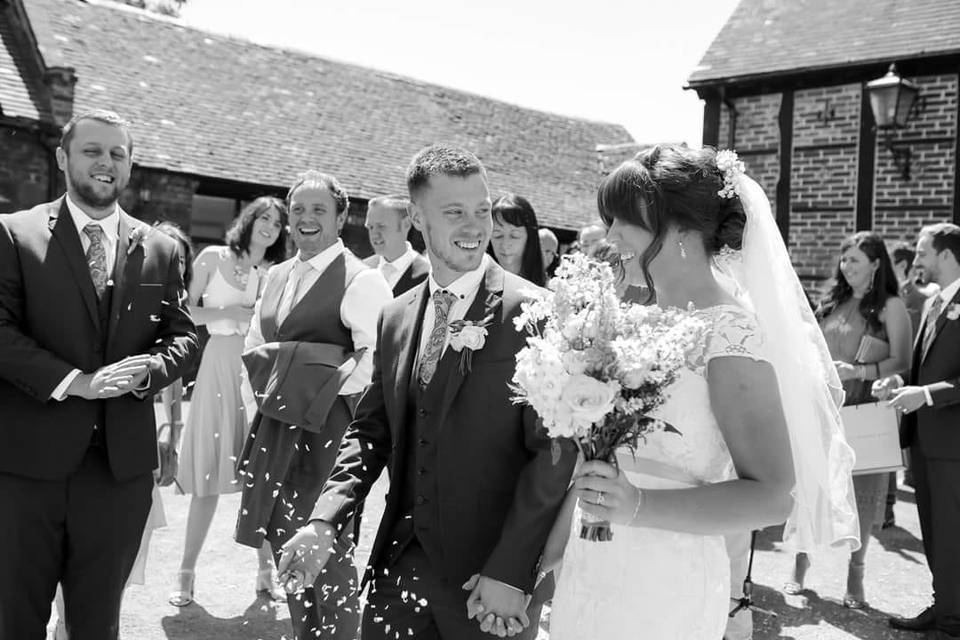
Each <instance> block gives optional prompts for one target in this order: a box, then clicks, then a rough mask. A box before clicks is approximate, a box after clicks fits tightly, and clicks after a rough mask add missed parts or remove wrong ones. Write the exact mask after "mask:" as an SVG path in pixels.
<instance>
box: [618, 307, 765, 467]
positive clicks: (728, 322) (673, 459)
mask: <svg viewBox="0 0 960 640" xmlns="http://www.w3.org/2000/svg"><path fill="white" fill-rule="evenodd" d="M696 313H697V314H698V315H701V316H702V317H704V318H705V319H706V320H707V322H709V323H710V324H711V325H712V326H711V328H710V330H709V331H708V333H707V335H706V338H705V339H704V344H703V348H702V349H701V350H700V351H699V352H697V353H693V354H691V356H690V358H689V360H688V366H687V368H686V369H684V370H682V371H681V373H680V375H679V377H678V379H677V381H676V382H675V383H674V384H673V385H671V386H670V387H669V388H668V390H667V392H668V394H669V397H668V399H667V401H666V402H665V403H664V404H663V406H661V407H660V408H659V409H657V410H656V411H655V412H654V417H656V418H659V419H661V420H663V421H665V422H667V423H668V424H670V425H672V426H673V427H674V428H675V429H676V430H677V431H679V432H680V433H679V434H677V433H673V432H669V431H663V432H657V433H653V434H650V435H648V436H647V437H646V440H645V442H641V444H640V446H639V447H638V449H637V453H636V456H637V457H638V458H647V459H651V460H655V461H657V462H661V463H664V464H667V465H670V466H671V467H674V468H677V469H678V470H680V471H681V472H682V473H683V474H684V475H685V476H687V477H689V478H690V479H691V480H692V481H694V482H696V483H698V484H711V483H715V482H722V481H724V480H729V479H730V478H733V477H735V471H734V467H733V461H732V460H731V458H730V452H729V450H728V449H727V445H726V443H725V442H724V439H723V434H722V432H721V431H720V427H719V425H718V424H717V420H716V417H715V416H714V415H713V411H712V409H711V407H710V394H709V388H708V386H707V378H706V374H707V367H708V366H709V364H710V361H711V360H713V359H714V358H720V357H730V356H733V357H743V358H750V359H752V360H766V358H765V356H764V344H763V336H762V335H761V333H760V327H759V325H758V324H757V321H756V318H754V316H753V315H752V314H751V313H750V312H748V311H746V310H745V309H743V308H742V307H739V306H735V305H719V306H715V307H709V308H707V309H703V310H699V311H697V312H696ZM627 455H628V456H629V455H630V454H627ZM622 458H623V456H621V460H622ZM624 466H625V468H627V469H629V467H630V464H629V463H628V462H626V461H624Z"/></svg>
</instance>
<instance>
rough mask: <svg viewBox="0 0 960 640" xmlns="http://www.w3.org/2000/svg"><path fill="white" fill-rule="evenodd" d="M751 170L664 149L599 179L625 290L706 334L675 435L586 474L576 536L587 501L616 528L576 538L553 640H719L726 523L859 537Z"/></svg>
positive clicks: (788, 281)
mask: <svg viewBox="0 0 960 640" xmlns="http://www.w3.org/2000/svg"><path fill="white" fill-rule="evenodd" d="M718 163H719V164H720V166H719V167H718ZM742 167H743V165H742V163H740V162H738V161H737V160H736V156H735V154H733V153H731V152H720V153H719V154H718V153H716V152H715V151H713V150H712V149H702V150H694V149H688V148H685V147H680V146H672V145H663V146H658V147H655V148H653V149H650V150H648V151H645V152H642V153H640V154H638V155H637V156H636V158H634V159H633V160H630V161H627V162H625V163H623V164H622V165H620V167H618V168H617V169H616V170H615V171H614V172H613V173H611V174H610V175H609V176H607V178H606V179H605V180H604V182H603V184H602V185H601V186H600V192H599V194H598V202H599V207H600V213H601V216H602V217H603V219H604V221H605V223H606V224H607V226H608V228H609V230H608V233H607V239H608V240H609V241H610V242H611V243H613V244H614V245H616V247H617V248H618V250H619V252H620V254H621V257H622V258H621V259H622V262H623V267H624V274H625V278H626V279H627V280H628V281H629V284H631V285H640V286H646V287H647V288H648V289H649V290H651V291H655V292H656V300H657V303H658V304H660V305H661V306H675V307H681V308H690V309H692V310H693V311H694V313H696V314H699V315H700V316H701V317H702V318H703V319H705V320H706V321H707V322H708V324H709V325H710V326H711V327H712V329H711V331H710V332H709V333H708V337H707V338H706V340H705V343H704V344H703V345H702V349H700V350H699V352H698V353H694V354H691V355H690V358H689V361H688V365H687V368H686V369H685V370H684V371H683V372H682V373H681V375H680V376H679V378H678V379H677V381H676V382H675V383H674V384H673V386H672V387H671V388H670V389H669V390H668V394H669V399H668V400H667V402H666V403H665V404H664V405H663V406H661V407H660V408H659V409H658V410H657V412H656V415H655V417H657V418H659V419H661V420H663V421H665V422H667V423H669V424H670V425H672V426H673V427H674V428H675V429H676V430H677V431H679V434H678V433H675V432H671V431H669V430H668V431H660V432H656V433H654V434H653V435H649V436H647V437H646V439H645V440H644V441H642V442H641V443H640V444H639V446H638V447H637V450H636V452H635V453H632V452H630V451H626V450H625V451H622V452H620V453H618V456H617V464H616V465H612V464H608V463H605V462H597V461H593V462H587V463H584V464H583V465H582V467H581V468H580V470H579V471H578V474H577V476H576V480H575V483H574V486H573V489H572V490H571V494H570V495H571V500H569V501H568V502H569V504H570V509H569V510H568V512H569V511H573V512H574V513H573V517H572V524H571V525H570V527H567V526H566V523H564V524H562V525H559V526H562V527H564V531H565V532H566V533H568V534H569V532H570V530H571V528H572V527H576V528H577V529H578V528H579V522H580V516H581V514H582V513H583V512H585V513H586V514H590V515H592V516H596V517H600V518H603V519H606V520H609V521H610V522H611V523H612V528H613V540H612V541H609V542H592V541H587V540H582V539H580V538H579V536H578V534H577V532H576V531H574V532H573V534H572V535H569V539H568V541H567V542H566V548H565V552H564V553H563V559H562V565H561V567H560V569H559V572H558V580H557V588H556V593H555V596H554V600H553V610H552V619H551V624H550V627H551V638H552V639H553V640H566V639H577V640H585V639H586V640H589V639H598V640H599V639H601V638H602V639H604V640H613V639H616V638H623V639H626V638H636V637H638V633H639V634H642V635H643V637H648V638H657V639H658V640H670V639H674V638H675V639H678V640H689V639H691V638H697V639H702V640H711V639H713V640H720V638H721V637H722V635H723V632H724V627H725V624H726V619H727V614H728V612H729V610H730V608H731V607H732V605H731V602H730V599H729V594H730V587H729V564H728V559H727V554H726V550H725V547H724V538H723V536H724V535H725V534H732V533H741V534H742V533H743V532H745V531H749V530H752V529H760V528H763V527H766V526H770V525H775V524H779V523H782V522H784V521H785V520H786V522H787V524H786V528H785V530H784V542H785V543H786V545H787V546H788V547H790V548H793V549H813V548H817V547H823V546H827V545H844V544H846V545H852V546H854V547H855V546H856V545H858V544H859V542H858V529H857V517H856V509H855V503H854V501H853V490H852V484H851V481H850V471H851V468H852V465H853V454H852V451H851V450H850V448H849V447H848V446H847V444H846V442H845V441H844V438H843V432H842V429H841V427H840V422H839V413H838V409H837V407H838V406H839V401H840V399H841V398H840V395H841V392H840V391H839V389H840V383H839V380H838V379H837V377H836V373H835V369H834V367H833V366H832V364H831V361H830V357H829V355H828V353H827V349H826V345H825V344H824V342H823V338H822V335H821V334H820V332H819V330H818V329H817V324H816V321H815V320H814V318H813V315H812V313H811V312H810V308H809V306H808V305H807V302H806V299H805V297H804V295H803V291H802V289H801V287H800V283H799V281H798V279H797V277H796V275H795V273H794V271H793V269H792V267H791V264H790V259H789V257H788V255H787V252H786V249H785V247H784V245H783V241H782V240H781V237H780V234H779V231H778V230H777V227H776V223H775V221H774V218H773V216H772V215H771V212H770V207H769V203H768V201H767V198H766V196H765V194H764V193H763V191H762V189H761V188H760V187H759V186H758V185H757V184H756V183H755V182H753V181H752V180H750V179H749V178H747V177H746V176H745V175H743V174H742ZM574 497H575V498H577V500H576V505H574V501H573V499H572V498H574ZM561 537H562V536H561ZM561 544H562V543H561ZM548 561H549V559H548V558H546V557H545V563H546V562H548ZM545 568H549V567H545Z"/></svg>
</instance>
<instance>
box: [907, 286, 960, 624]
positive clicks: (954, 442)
mask: <svg viewBox="0 0 960 640" xmlns="http://www.w3.org/2000/svg"><path fill="white" fill-rule="evenodd" d="M938 295H939V294H938ZM933 301H934V299H933V298H931V299H929V300H928V301H927V304H926V307H925V309H924V314H923V319H922V320H921V323H920V331H919V332H918V335H917V341H916V344H915V346H914V351H913V363H912V366H911V369H910V377H909V380H908V381H907V384H910V385H930V384H934V383H937V382H948V383H950V384H951V385H952V386H951V387H950V388H946V389H942V390H939V391H932V392H931V396H932V399H933V406H926V405H924V406H922V407H920V408H919V409H917V410H916V411H914V412H912V413H909V414H907V415H905V416H903V420H902V422H901V445H902V446H904V447H910V454H911V472H912V475H913V478H914V487H915V489H916V496H915V497H916V502H917V511H918V512H919V515H920V530H921V532H922V534H923V547H924V552H925V554H926V556H927V563H928V564H929V566H930V572H931V573H932V574H933V588H934V608H935V611H936V618H937V624H938V625H939V626H942V627H944V628H945V629H946V630H948V631H949V632H950V633H953V634H960V535H958V532H960V317H957V318H955V319H951V318H950V316H951V315H954V314H953V313H951V312H949V311H948V309H949V307H950V305H956V304H960V292H958V293H957V294H956V295H954V296H953V299H952V300H950V302H949V303H948V304H947V305H945V307H944V308H943V309H942V310H941V312H940V315H939V316H938V318H937V322H936V324H935V325H934V329H933V330H934V331H935V337H934V340H933V343H931V345H930V347H929V349H928V350H927V351H926V352H925V353H924V351H923V342H924V339H923V338H924V335H923V334H924V331H925V326H926V318H927V314H928V313H929V310H930V306H931V304H932V303H933Z"/></svg>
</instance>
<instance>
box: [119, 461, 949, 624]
mask: <svg viewBox="0 0 960 640" xmlns="http://www.w3.org/2000/svg"><path fill="white" fill-rule="evenodd" d="M385 489H386V482H385V481H384V480H383V479H381V482H380V483H379V484H378V485H377V487H376V489H375V491H374V494H373V495H372V496H371V499H369V500H368V502H367V505H368V506H367V517H366V519H365V522H364V534H363V538H362V540H361V544H360V548H359V553H358V556H359V558H360V560H361V561H365V559H366V556H367V554H369V546H370V543H371V539H372V535H373V530H374V527H375V526H376V522H377V520H378V519H379V516H380V511H381V509H382V506H383V496H384V494H385ZM162 494H163V501H164V505H165V508H166V514H167V521H168V525H167V527H166V528H163V529H159V530H158V531H156V532H155V533H154V536H153V543H152V545H151V547H150V556H149V560H148V564H147V583H146V585H144V586H134V587H131V588H130V589H129V590H128V593H127V596H126V600H125V602H124V609H123V613H122V617H121V637H122V638H123V639H124V640H188V639H189V640H194V639H198V640H280V639H283V638H289V637H290V627H289V616H288V615H287V612H286V607H285V606H277V605H274V604H273V603H271V602H269V601H267V600H265V599H263V598H257V597H255V594H254V579H255V573H256V557H255V552H254V550H253V549H248V548H246V547H241V546H239V545H237V544H236V543H234V542H233V536H232V534H233V525H234V521H235V517H236V513H237V505H238V504H239V495H238V494H232V495H228V496H224V497H223V498H222V499H221V502H220V508H219V511H218V512H217V515H216V518H215V519H214V522H213V526H212V528H211V531H210V536H209V538H208V541H207V545H206V547H205V548H204V551H203V554H202V555H201V557H200V563H199V566H198V568H197V584H196V588H197V591H196V603H194V604H193V605H191V606H189V607H185V608H183V609H176V608H175V607H172V606H170V605H168V604H167V593H168V592H169V591H170V589H171V587H172V586H173V581H174V576H175V573H176V570H177V567H178V565H179V561H180V553H181V550H182V545H183V531H184V527H185V525H186V515H187V507H188V504H189V497H187V496H178V495H175V494H174V493H173V492H172V490H171V489H169V488H168V489H164V490H163V491H162ZM900 497H901V501H900V502H899V503H898V505H897V510H896V515H897V523H898V526H897V527H893V528H891V529H887V530H885V531H882V532H878V533H877V535H876V537H874V538H873V539H872V540H871V544H870V549H869V552H868V555H867V587H866V589H867V598H868V600H869V602H870V605H871V606H870V607H869V608H867V609H865V610H862V611H851V610H848V609H844V608H843V606H842V605H841V599H842V597H843V590H844V581H845V577H846V555H845V554H844V553H841V552H831V553H825V554H821V555H818V556H816V557H814V558H813V566H812V567H811V569H810V571H809V573H808V579H807V586H808V588H809V590H808V591H807V592H806V593H805V594H804V595H801V596H793V597H788V596H784V595H783V593H782V592H780V591H779V587H780V585H781V584H782V582H783V581H784V579H785V577H786V576H787V575H788V571H789V568H790V567H791V565H792V557H791V556H790V555H789V554H787V553H785V552H783V551H781V550H780V549H779V546H778V543H776V542H774V541H775V540H779V532H778V531H775V530H768V531H766V532H764V535H763V536H762V537H761V543H760V545H759V551H758V554H757V559H756V568H755V581H756V583H757V586H756V588H755V593H756V596H757V599H758V600H759V604H760V605H761V606H762V607H764V608H768V609H772V610H774V611H776V612H777V617H776V618H768V617H765V616H761V615H757V616H756V621H757V627H756V633H755V635H754V638H756V639H757V640H761V639H762V640H767V639H772V638H793V639H795V640H813V639H817V640H820V639H822V640H847V639H850V638H869V639H877V640H880V639H883V640H888V639H889V640H895V639H900V638H902V639H903V640H907V639H914V638H916V636H915V635H912V634H908V633H896V632H893V631H892V630H890V629H889V628H888V627H887V625H886V618H887V616H888V615H890V614H913V613H916V612H918V611H919V610H920V609H921V608H923V606H925V605H926V604H927V601H928V597H929V584H930V579H929V573H928V571H927V567H926V564H925V561H924V558H923V552H922V549H921V545H920V540H919V536H920V534H919V524H918V522H917V515H916V508H915V506H914V504H913V494H912V492H911V491H910V490H909V489H902V490H901V491H900ZM653 640H656V639H653Z"/></svg>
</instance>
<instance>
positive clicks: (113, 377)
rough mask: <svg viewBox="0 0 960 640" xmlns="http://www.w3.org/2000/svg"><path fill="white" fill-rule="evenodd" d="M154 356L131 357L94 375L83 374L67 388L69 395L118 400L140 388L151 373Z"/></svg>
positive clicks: (95, 372)
mask: <svg viewBox="0 0 960 640" xmlns="http://www.w3.org/2000/svg"><path fill="white" fill-rule="evenodd" d="M152 359H153V356H151V355H148V354H141V355H136V356H129V357H127V358H124V359H123V360H120V361H118V362H114V363H113V364H108V365H106V366H103V367H100V368H99V369H97V370H96V371H94V372H93V373H81V374H80V375H78V376H77V377H75V378H74V379H73V382H71V383H70V386H69V387H67V395H70V396H79V397H81V398H84V399H86V400H104V399H106V398H116V397H118V396H122V395H123V394H125V393H129V392H130V391H133V390H134V389H137V388H138V387H140V386H141V385H142V384H143V382H144V381H145V380H146V379H147V375H149V373H150V363H151V362H152Z"/></svg>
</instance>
